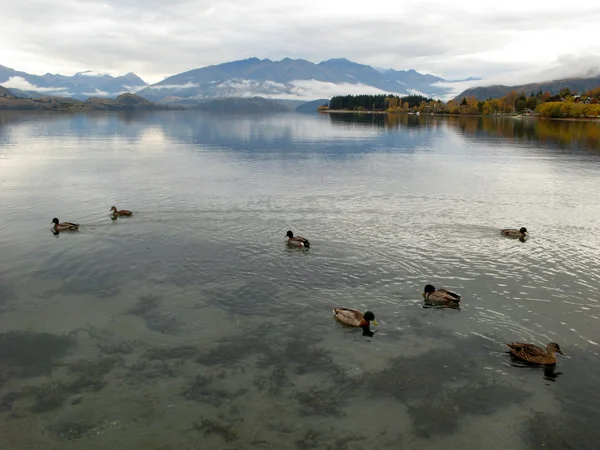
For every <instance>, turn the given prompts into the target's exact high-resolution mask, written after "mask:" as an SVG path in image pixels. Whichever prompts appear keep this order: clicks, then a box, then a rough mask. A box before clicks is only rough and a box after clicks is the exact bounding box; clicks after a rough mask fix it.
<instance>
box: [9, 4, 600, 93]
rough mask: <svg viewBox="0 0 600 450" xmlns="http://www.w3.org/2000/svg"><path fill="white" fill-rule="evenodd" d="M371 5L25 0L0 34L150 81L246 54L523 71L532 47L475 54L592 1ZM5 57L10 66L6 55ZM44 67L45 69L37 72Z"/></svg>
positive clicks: (593, 17) (592, 11) (579, 17)
mask: <svg viewBox="0 0 600 450" xmlns="http://www.w3.org/2000/svg"><path fill="white" fill-rule="evenodd" d="M381 3H382V5H373V7H372V8H371V10H370V12H369V14H367V15H366V16H365V17H361V16H362V15H361V14H360V12H358V13H357V14H354V15H352V14H343V12H345V9H344V11H341V12H342V14H334V13H323V14H319V9H313V5H314V2H310V1H309V2H308V3H299V4H292V3H288V2H279V3H278V2H270V1H266V0H254V1H252V0H246V1H242V0H227V1H223V0H220V1H219V0H172V1H169V2H166V1H164V0H104V1H95V2H89V1H86V0H70V1H68V2H61V3H56V2H51V1H50V0H28V1H27V2H10V3H9V4H8V5H6V6H5V7H4V11H3V15H4V16H5V19H4V22H3V24H2V32H3V38H4V39H5V42H9V43H10V45H11V46H17V47H18V48H19V49H20V50H22V51H23V52H27V53H28V54H39V55H47V57H48V58H46V59H49V58H52V59H54V60H55V61H57V65H61V66H66V65H69V66H75V65H80V66H81V67H80V70H83V69H87V68H92V69H94V70H99V71H112V72H120V73H125V72H129V71H134V72H136V73H138V74H139V75H141V76H142V78H144V79H149V80H150V81H154V82H155V81H159V80H160V79H162V78H163V77H166V76H168V75H172V74H175V73H179V72H182V71H186V70H191V69H194V68H198V67H202V66H206V65H210V64H218V63H221V62H226V61H229V60H235V59H243V58H248V57H251V56H257V57H259V58H270V59H280V58H283V57H291V58H304V59H308V60H311V61H315V62H317V61H321V60H324V59H329V58H335V57H346V58H348V59H351V60H353V61H356V62H360V63H365V64H372V65H376V66H378V67H391V68H395V69H409V68H414V69H417V70H420V71H427V72H429V73H432V74H433V75H438V76H443V77H446V78H448V77H452V78H454V77H457V76H461V77H462V76H469V75H472V76H483V77H497V76H498V75H502V74H506V75H508V74H514V73H519V72H521V73H525V72H527V71H530V70H533V69H535V68H536V67H538V66H539V62H536V60H535V57H536V55H531V59H532V62H531V64H527V63H526V64H516V63H513V62H512V61H511V60H510V59H507V60H505V61H496V62H492V61H490V60H486V58H485V57H484V56H482V54H485V53H486V52H490V51H494V50H501V49H502V48H503V47H504V46H505V45H506V43H507V42H510V41H511V39H512V40H514V39H517V38H515V36H516V33H520V32H522V31H524V30H526V31H527V30H528V31H536V32H539V33H552V32H554V31H553V30H555V29H558V28H560V29H562V30H564V29H566V28H569V27H574V26H576V25H577V24H579V25H582V24H589V23H590V21H592V22H593V21H598V19H600V10H599V9H598V8H593V7H592V6H587V7H586V6H585V5H583V6H582V7H581V8H578V9H575V8H574V7H573V8H571V9H570V12H568V13H561V14H558V15H557V13H556V10H553V9H540V10H539V11H538V12H536V13H535V16H532V15H531V14H530V13H528V12H527V11H526V12H521V11H519V10H514V9H512V8H510V5H507V6H506V7H504V9H502V6H498V5H496V6H495V8H496V10H495V11H493V12H491V13H490V12H489V11H488V9H487V8H484V7H479V8H473V7H471V6H470V5H463V4H462V3H461V2H460V1H456V2H452V3H449V2H446V3H444V2H431V1H429V2H418V4H417V2H414V3H407V4H406V6H404V5H403V7H405V8H406V9H407V10H406V12H405V13H402V14H401V13H398V12H395V13H390V14H386V13H385V11H386V7H385V5H384V3H385V2H381ZM576 3H578V2H577V1H575V2H574V4H576ZM340 4H341V3H340ZM389 5H392V3H391V2H390V3H389ZM376 6H377V8H381V9H375V8H376ZM573 6H575V5H573ZM346 8H351V7H350V6H347V7H346ZM364 10H365V11H367V7H366V6H364ZM31 11H35V12H36V13H35V14H31ZM379 11H383V12H381V13H380V12H379ZM574 11H576V12H574ZM596 50H598V51H599V52H600V48H596ZM588 59H589V58H588ZM7 63H8V62H7V61H0V64H5V65H8V64H7ZM586 64H587V60H585V59H584V60H581V70H589V68H590V66H588V67H587V68H586V67H585V65H586ZM10 65H12V66H13V67H15V68H17V69H19V67H18V64H17V63H16V62H11V63H10ZM46 71H53V69H52V67H44V68H43V69H41V70H40V72H46Z"/></svg>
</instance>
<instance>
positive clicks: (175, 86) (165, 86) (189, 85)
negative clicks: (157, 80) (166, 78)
mask: <svg viewBox="0 0 600 450" xmlns="http://www.w3.org/2000/svg"><path fill="white" fill-rule="evenodd" d="M145 87H146V86H141V89H144V88H145ZM194 87H198V83H192V82H191V81H188V82H187V83H185V84H158V85H156V86H148V88H149V89H156V90H160V89H189V88H194Z"/></svg>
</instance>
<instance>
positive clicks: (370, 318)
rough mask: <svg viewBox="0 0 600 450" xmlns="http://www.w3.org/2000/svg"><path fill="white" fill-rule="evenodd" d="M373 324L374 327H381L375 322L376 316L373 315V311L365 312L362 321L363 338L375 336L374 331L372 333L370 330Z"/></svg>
mask: <svg viewBox="0 0 600 450" xmlns="http://www.w3.org/2000/svg"><path fill="white" fill-rule="evenodd" d="M371 323H373V324H374V325H376V326H377V325H379V324H378V323H377V321H376V320H375V314H373V313H372V312H371V311H365V313H364V314H363V318H362V320H361V321H360V327H361V328H362V330H363V332H362V334H363V336H369V337H372V336H373V334H375V333H374V332H373V331H371V329H370V328H369V325H371Z"/></svg>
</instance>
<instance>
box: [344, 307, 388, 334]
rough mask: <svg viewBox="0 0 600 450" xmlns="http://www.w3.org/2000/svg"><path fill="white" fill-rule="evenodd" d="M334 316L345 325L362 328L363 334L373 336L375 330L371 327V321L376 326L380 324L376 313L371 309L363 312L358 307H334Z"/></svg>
mask: <svg viewBox="0 0 600 450" xmlns="http://www.w3.org/2000/svg"><path fill="white" fill-rule="evenodd" d="M333 316H334V317H335V318H336V319H337V320H339V321H340V322H342V323H343V324H344V325H348V326H351V327H360V328H362V330H363V336H373V332H372V331H371V329H370V328H369V325H370V324H371V322H372V323H373V324H374V325H375V326H377V325H379V324H378V323H377V321H376V320H375V314H373V313H372V312H371V311H365V313H364V314H363V313H361V312H360V311H359V310H358V309H350V308H333Z"/></svg>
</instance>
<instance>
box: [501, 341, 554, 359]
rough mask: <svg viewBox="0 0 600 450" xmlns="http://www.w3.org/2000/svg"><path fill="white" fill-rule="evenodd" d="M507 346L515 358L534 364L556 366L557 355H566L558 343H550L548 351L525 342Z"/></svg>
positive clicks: (512, 343) (547, 347)
mask: <svg viewBox="0 0 600 450" xmlns="http://www.w3.org/2000/svg"><path fill="white" fill-rule="evenodd" d="M506 346H507V347H508V348H509V349H510V353H511V354H512V355H513V356H515V357H517V358H519V359H522V360H523V361H527V362H529V363H533V364H544V365H551V364H556V353H560V354H561V355H564V353H563V352H562V350H561V349H560V346H559V345H558V344H557V343H556V342H550V343H549V344H548V345H546V350H544V349H543V348H540V347H538V346H537V345H533V344H524V343H523V342H511V343H510V344H506Z"/></svg>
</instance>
